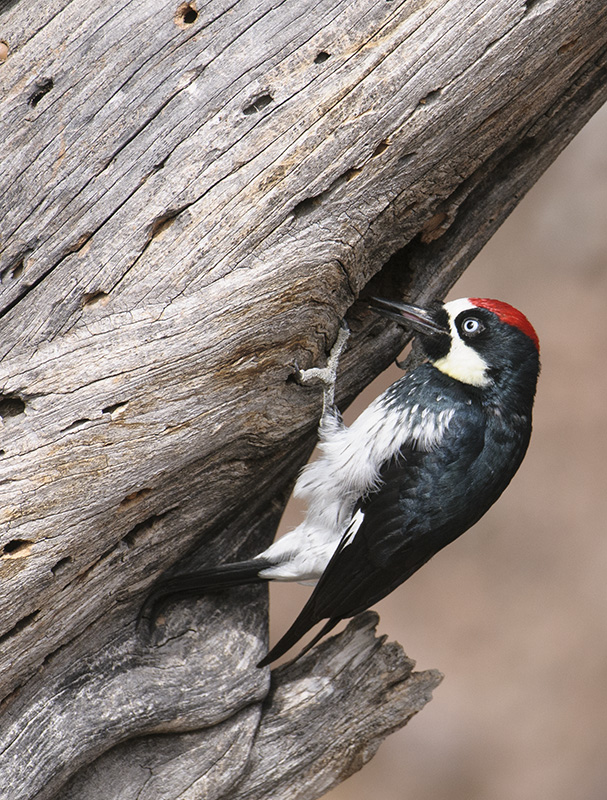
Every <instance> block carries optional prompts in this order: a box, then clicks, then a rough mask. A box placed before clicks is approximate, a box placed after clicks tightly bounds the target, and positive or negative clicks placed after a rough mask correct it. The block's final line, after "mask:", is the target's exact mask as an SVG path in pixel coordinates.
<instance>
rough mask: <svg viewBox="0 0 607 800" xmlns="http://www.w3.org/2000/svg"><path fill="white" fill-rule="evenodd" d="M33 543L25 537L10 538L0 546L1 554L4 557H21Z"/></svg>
mask: <svg viewBox="0 0 607 800" xmlns="http://www.w3.org/2000/svg"><path fill="white" fill-rule="evenodd" d="M33 544H34V543H33V542H30V541H28V540H27V539H12V540H11V541H10V542H7V543H6V544H5V545H4V547H3V548H2V556H3V557H6V558H21V557H23V556H26V555H28V553H29V551H30V550H31V548H32V545H33Z"/></svg>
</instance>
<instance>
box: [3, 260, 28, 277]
mask: <svg viewBox="0 0 607 800" xmlns="http://www.w3.org/2000/svg"><path fill="white" fill-rule="evenodd" d="M24 269H25V256H22V257H21V258H19V259H17V261H15V262H13V264H12V265H11V266H9V267H6V269H3V270H2V272H0V283H3V282H4V281H5V279H6V278H11V280H16V279H17V278H20V277H21V275H22V274H23V270H24Z"/></svg>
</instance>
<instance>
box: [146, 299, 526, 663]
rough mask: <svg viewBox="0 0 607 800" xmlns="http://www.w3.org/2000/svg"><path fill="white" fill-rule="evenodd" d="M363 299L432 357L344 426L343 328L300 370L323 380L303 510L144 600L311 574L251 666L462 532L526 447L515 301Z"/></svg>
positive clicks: (404, 573) (522, 355)
mask: <svg viewBox="0 0 607 800" xmlns="http://www.w3.org/2000/svg"><path fill="white" fill-rule="evenodd" d="M371 302H372V305H373V306H374V307H375V308H376V310H377V311H379V312H380V313H382V314H383V315H385V316H388V317H390V318H391V319H393V320H396V321H397V322H398V323H399V324H401V325H404V326H406V327H408V328H411V329H412V330H413V331H414V332H415V333H416V334H417V337H418V340H419V343H420V345H421V348H422V351H423V353H424V354H425V356H426V357H427V361H425V362H424V363H422V364H421V365H420V366H418V367H416V368H415V369H413V370H412V371H411V372H409V373H407V374H406V375H405V376H404V377H402V378H400V380H397V381H396V382H395V383H394V384H392V386H390V387H389V388H388V389H387V390H386V391H385V392H384V393H383V394H382V395H380V396H379V397H378V398H377V399H376V400H374V401H373V402H372V403H371V405H369V407H368V408H367V409H366V410H365V411H363V412H362V414H361V415H360V416H359V417H358V419H356V420H355V422H354V423H353V424H352V425H351V426H350V427H346V426H345V425H344V423H343V421H342V419H341V416H340V413H339V411H338V410H337V408H336V407H335V405H334V388H335V379H336V371H337V363H338V360H339V356H340V354H341V352H342V351H343V349H344V347H345V344H346V341H347V337H348V331H347V329H346V328H345V327H342V329H341V330H340V333H339V336H338V338H337V341H336V344H335V346H334V347H333V350H332V352H331V354H330V357H329V360H328V363H327V366H326V367H325V368H324V369H319V368H312V369H309V370H304V371H299V372H298V378H299V380H300V382H301V383H305V384H309V383H313V382H320V383H322V384H323V390H324V395H323V399H324V402H323V413H322V416H321V420H320V425H319V449H320V456H319V458H318V459H317V460H316V461H314V462H312V463H311V464H309V465H308V466H307V467H305V468H304V470H303V472H302V474H301V475H300V477H299V479H298V481H297V483H296V486H295V489H294V494H295V495H296V496H299V497H302V498H305V499H306V500H307V503H308V512H307V516H306V518H305V520H304V521H303V522H302V523H301V524H300V525H299V526H298V527H297V528H295V529H294V530H293V531H291V532H290V533H287V534H285V535H284V536H283V537H281V538H280V539H279V540H278V541H276V542H275V543H274V544H272V545H271V546H270V547H269V548H268V549H267V550H265V551H264V552H262V553H260V554H259V555H258V556H257V557H256V558H253V559H251V560H249V561H242V562H238V563H233V564H225V565H221V566H217V567H211V568H209V569H206V570H203V571H201V572H197V573H193V574H189V575H187V574H186V575H179V576H176V577H173V578H168V579H166V580H164V581H162V582H161V583H159V584H158V585H157V587H156V588H155V590H154V591H153V593H152V595H151V597H150V598H149V600H148V603H147V604H146V606H147V607H149V606H150V605H152V606H153V605H154V604H155V603H157V602H158V600H159V599H160V598H163V597H166V596H167V595H191V594H202V593H205V592H207V591H210V590H213V589H215V588H218V587H228V586H237V585H240V584H244V583H254V582H257V581H267V580H280V581H300V582H311V583H316V587H315V589H314V591H313V592H312V594H311V596H310V598H309V600H308V602H307V603H306V604H305V606H304V607H303V609H302V611H301V613H300V614H299V616H298V617H297V619H296V620H295V622H294V623H293V625H292V626H291V627H290V628H289V630H288V631H287V632H286V633H285V635H284V636H283V637H282V639H280V641H279V642H278V644H276V645H275V647H274V648H272V650H271V651H270V652H269V653H268V655H267V656H266V657H265V658H264V659H263V660H262V661H261V662H260V663H259V664H258V666H260V667H261V666H266V665H267V664H269V663H271V662H272V661H274V660H275V659H277V658H279V657H280V656H282V655H283V654H284V653H286V652H287V651H288V650H289V649H290V648H291V647H292V646H293V645H294V644H295V643H296V642H297V641H299V639H300V638H301V637H302V636H304V635H305V634H306V633H307V632H308V631H309V630H310V629H311V628H312V627H313V626H314V625H316V623H318V622H320V621H322V620H327V621H326V623H325V625H324V626H323V627H322V628H321V630H320V632H319V633H318V634H317V635H316V636H315V637H314V638H313V640H312V641H311V642H310V643H309V644H308V645H307V646H306V648H305V649H304V650H303V651H302V653H304V652H306V651H307V650H309V649H310V647H312V646H313V645H314V644H315V643H316V642H317V641H318V640H319V639H320V638H321V637H322V636H324V635H325V634H326V633H328V632H329V631H330V630H331V629H332V628H333V627H334V626H335V625H336V624H337V623H338V622H339V621H340V620H342V619H345V618H348V617H352V616H354V615H355V614H358V613H359V612H361V611H364V610H365V609H367V608H369V606H371V605H373V604H374V603H376V602H377V601H378V600H380V599H381V598H383V597H385V596H386V595H387V594H389V593H390V592H391V591H392V590H393V589H395V588H396V587H397V586H399V585H400V584H401V583H403V581H406V580H407V578H409V577H410V576H411V575H412V574H413V573H414V572H416V570H418V569H419V568H420V567H421V566H422V565H423V564H425V563H426V561H428V560H429V559H430V558H431V557H432V556H433V555H434V554H435V553H437V552H438V551H439V550H441V549H442V548H443V547H445V546H446V545H447V544H449V543H450V542H452V541H453V540H454V539H455V538H457V537H458V536H460V535H461V534H462V533H464V531H466V530H468V528H470V527H471V526H472V525H474V524H475V523H476V522H477V521H478V520H479V519H480V518H481V517H482V516H483V514H484V513H485V512H486V511H487V510H488V509H489V508H490V507H491V506H492V505H493V503H495V501H496V500H497V498H498V497H499V496H500V495H501V493H502V492H503V491H504V489H505V488H506V486H507V485H508V484H509V483H510V480H511V479H512V477H513V475H514V473H515V472H516V470H517V469H518V467H519V465H520V463H521V461H522V460H523V457H524V455H525V452H526V450H527V445H528V444H529V438H530V435H531V413H532V408H533V399H534V396H535V389H536V383H537V378H538V375H539V368H540V365H539V341H538V337H537V334H536V333H535V331H534V329H533V327H532V326H531V324H530V322H529V321H528V320H527V318H526V317H525V316H524V315H523V314H521V312H520V311H517V310H516V309H515V308H513V307H512V306H510V305H508V304H507V303H502V302H500V301H498V300H488V299H479V298H466V299H461V300H454V301H452V302H449V303H445V304H436V305H435V306H432V307H429V308H420V307H418V306H413V305H408V304H405V303H398V302H393V301H390V300H384V299H379V298H374V299H373V300H372V301H371ZM302 653H300V654H299V655H302Z"/></svg>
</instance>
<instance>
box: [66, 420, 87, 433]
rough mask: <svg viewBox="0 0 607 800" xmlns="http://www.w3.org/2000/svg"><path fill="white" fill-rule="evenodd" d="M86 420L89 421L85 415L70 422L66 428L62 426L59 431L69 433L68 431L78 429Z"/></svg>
mask: <svg viewBox="0 0 607 800" xmlns="http://www.w3.org/2000/svg"><path fill="white" fill-rule="evenodd" d="M87 422H90V419H88V418H87V417H83V418H82V419H76V420H74V422H71V423H70V424H69V425H68V426H67V427H66V428H62V430H61V433H69V432H70V431H75V430H78V428H81V427H82V426H83V425H85V424H86V423H87Z"/></svg>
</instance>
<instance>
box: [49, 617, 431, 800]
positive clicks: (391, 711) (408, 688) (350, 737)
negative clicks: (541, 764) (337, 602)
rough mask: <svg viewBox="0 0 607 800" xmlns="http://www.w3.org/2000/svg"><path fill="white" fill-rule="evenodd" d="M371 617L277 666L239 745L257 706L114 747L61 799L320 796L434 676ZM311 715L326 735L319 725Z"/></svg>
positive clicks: (363, 757) (359, 761)
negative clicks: (384, 635)
mask: <svg viewBox="0 0 607 800" xmlns="http://www.w3.org/2000/svg"><path fill="white" fill-rule="evenodd" d="M377 621H378V617H377V614H374V613H372V612H366V613H365V614H361V615H360V616H359V617H357V618H356V619H355V620H353V621H352V622H351V623H350V624H349V626H348V627H347V628H346V630H345V631H344V632H343V633H342V634H341V635H340V636H337V637H334V638H332V639H330V640H328V641H327V642H325V643H323V644H322V645H321V646H320V648H319V651H320V656H321V658H320V659H318V658H317V657H316V654H314V655H311V654H308V655H307V656H306V657H305V658H302V659H301V661H299V662H297V663H295V664H293V665H291V666H288V667H280V668H279V669H277V670H276V671H275V673H274V675H273V680H272V689H271V691H270V693H269V695H268V697H267V698H266V701H265V704H264V713H263V716H262V717H261V723H260V725H259V729H258V730H257V732H256V736H255V740H254V743H253V745H252V746H251V742H250V741H249V742H248V749H247V748H243V747H242V746H241V742H242V739H243V738H244V734H245V733H246V734H249V736H250V735H251V731H250V726H251V725H256V724H257V723H258V721H259V716H260V715H259V707H256V708H255V709H250V708H249V709H246V710H245V711H243V712H241V713H240V714H239V715H236V716H235V717H234V718H232V719H230V720H228V722H227V723H223V724H221V725H216V726H215V727H213V728H211V729H207V730H203V731H201V732H199V733H196V734H189V735H188V734H183V735H181V736H178V737H174V736H172V737H166V736H155V737H152V736H149V737H145V738H142V739H140V740H135V741H134V742H127V743H126V744H123V745H120V746H118V747H116V748H114V749H113V750H111V751H110V752H109V753H107V754H106V755H104V756H102V757H101V758H100V759H99V760H98V762H96V763H95V764H94V765H92V766H90V767H87V768H85V769H84V770H82V771H81V773H80V774H79V775H78V776H77V777H76V778H75V779H74V780H73V781H72V782H71V784H70V786H69V787H68V788H67V789H65V790H64V791H63V792H62V797H63V798H64V800H92V799H93V798H106V797H107V798H109V797H111V798H113V799H114V800H118V799H120V800H123V799H124V800H126V798H131V797H133V798H139V800H146V799H148V798H149V800H159V798H164V797H167V798H172V797H180V798H181V797H183V798H190V797H192V798H195V797H204V798H205V800H212V798H215V797H217V798H219V797H221V798H224V800H245V799H247V800H248V798H251V800H256V798H258V797H272V798H276V800H279V798H283V797H284V798H289V800H291V798H302V800H303V798H309V797H319V796H320V795H321V794H324V793H325V792H326V791H328V790H329V789H330V788H331V787H332V786H334V785H336V784H337V783H340V782H341V781H342V780H344V779H345V778H346V777H347V776H348V775H349V774H351V773H352V772H355V771H356V770H358V769H360V767H361V766H362V765H363V764H365V763H366V762H367V761H368V760H369V758H371V756H372V755H373V754H374V753H375V751H376V750H377V748H378V747H379V744H380V742H381V740H382V739H383V738H384V737H385V736H386V735H387V734H388V733H391V732H392V731H393V730H395V729H396V728H399V727H401V726H402V725H403V724H405V722H407V721H408V720H409V719H410V718H411V717H412V716H413V715H414V714H415V713H417V712H418V711H420V710H421V709H422V707H423V706H424V705H425V704H426V703H427V702H428V700H429V699H430V696H431V692H432V690H433V689H434V688H435V687H436V686H437V685H438V683H439V682H440V680H441V677H442V676H441V675H440V673H438V672H436V671H434V670H429V671H426V672H421V673H420V672H417V673H415V672H413V671H412V670H413V667H414V663H413V662H412V661H410V660H409V659H407V658H406V657H403V655H402V652H401V650H400V647H399V646H398V645H395V644H385V643H384V642H383V639H376V638H375V637H374V635H373V630H374V628H375V625H376V624H377ZM293 708H297V714H296V715H293V713H292V709H293ZM319 720H322V723H321V724H322V726H323V727H325V726H326V727H327V728H328V730H330V736H327V735H326V734H324V733H323V730H322V728H321V729H320V730H319ZM253 731H254V729H253ZM175 740H177V742H179V746H177V745H176V741H175ZM233 749H236V751H237V752H236V754H234V753H233ZM245 754H246V760H243V758H242V756H243V755H245ZM277 754H280V757H279V758H277ZM175 773H177V779H178V782H176V780H175ZM234 773H237V774H236V775H235V774H234ZM234 784H237V785H236V787H235V788H232V787H233V786H234ZM182 787H185V788H186V789H187V790H188V791H184V790H183V789H182Z"/></svg>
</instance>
